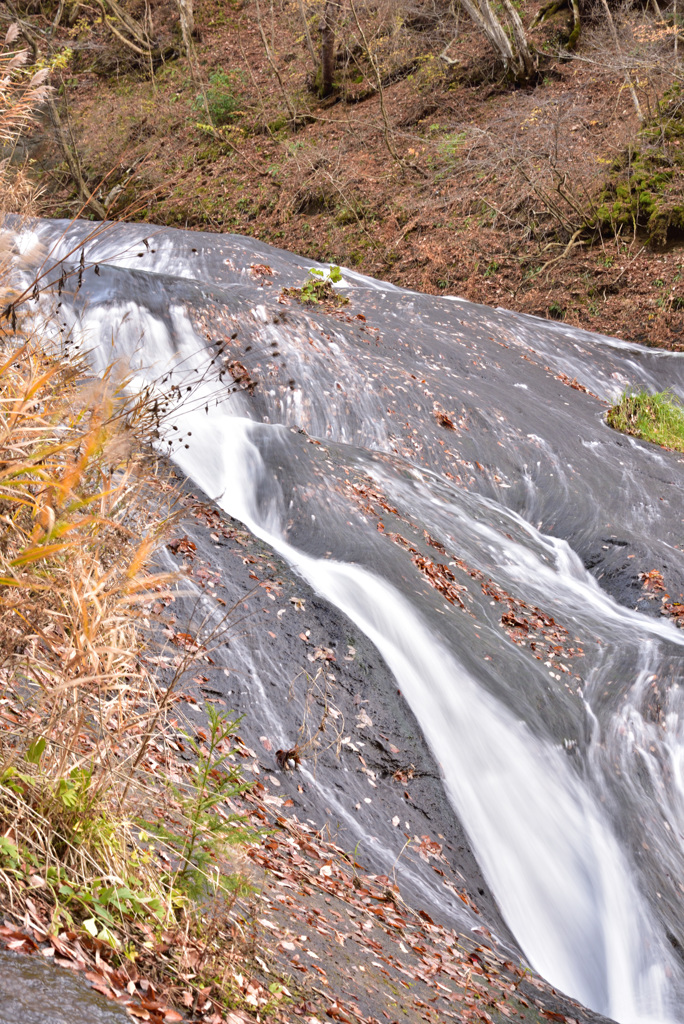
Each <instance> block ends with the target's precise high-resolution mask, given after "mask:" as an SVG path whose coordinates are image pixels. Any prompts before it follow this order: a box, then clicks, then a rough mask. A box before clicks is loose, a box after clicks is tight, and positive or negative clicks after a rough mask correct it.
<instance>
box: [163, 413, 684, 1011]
mask: <svg viewBox="0 0 684 1024" xmlns="http://www.w3.org/2000/svg"><path fill="white" fill-rule="evenodd" d="M179 419H186V416H184V415H183V413H182V410H181V411H180V412H179V414H178V418H177V422H178V420H179ZM189 421H190V424H191V425H190V426H189V427H188V424H187V423H186V425H185V426H186V430H187V429H191V430H192V434H193V436H197V435H199V438H200V443H199V445H198V448H199V449H200V450H203V451H206V452H207V453H208V456H207V458H206V460H205V459H203V458H201V457H199V458H198V456H197V454H193V455H190V454H189V453H185V452H182V453H178V454H177V456H176V461H177V463H178V464H179V466H180V467H181V468H182V469H183V471H184V472H185V473H187V475H188V476H189V477H191V479H193V480H194V481H195V482H196V483H197V484H199V486H200V487H202V488H203V490H204V491H205V492H206V493H207V494H209V495H211V496H212V497H214V498H215V499H216V501H217V502H218V504H219V505H221V507H222V508H224V509H225V511H226V512H228V513H229V514H230V515H231V516H234V517H235V518H237V519H240V520H241V521H242V522H244V523H245V524H246V525H247V526H248V527H249V528H250V530H252V531H253V532H254V533H255V534H256V535H257V536H259V537H261V538H262V539H263V540H265V541H267V542H268V543H269V544H270V545H271V546H272V547H273V548H274V549H275V550H276V551H278V552H279V553H280V554H281V555H282V556H283V557H284V558H285V559H286V560H287V561H289V562H290V564H292V565H293V566H294V567H295V568H296V569H297V570H298V571H299V572H300V573H301V574H302V576H303V577H304V578H305V579H306V580H307V581H308V582H309V583H310V584H311V585H312V586H313V587H314V589H316V590H317V591H318V592H319V593H320V594H322V595H324V596H325V597H326V598H327V599H328V600H329V601H331V602H332V603H333V604H335V605H336V606H337V607H338V608H340V609H341V610H342V611H343V612H345V614H347V615H348V616H349V618H350V619H352V621H354V622H355V623H356V624H357V625H358V626H359V628H360V629H362V630H363V631H364V633H366V635H367V636H368V637H369V638H370V639H371V640H372V641H373V642H374V643H375V645H376V646H377V648H378V650H379V651H380V652H381V653H382V655H383V657H384V658H385V660H386V661H387V664H388V665H389V667H390V668H391V669H392V672H393V673H394V675H395V677H396V679H397V681H398V683H399V684H400V686H401V690H402V693H403V694H404V696H405V697H406V699H407V700H408V702H409V704H410V706H411V708H412V710H413V712H414V714H415V715H416V718H417V719H418V721H419V723H420V725H421V728H422V729H423V731H424V734H425V736H426V737H427V738H428V741H429V742H430V745H431V746H432V749H433V750H434V752H435V754H436V756H437V758H438V760H439V762H440V764H441V766H442V769H443V772H444V777H445V782H446V787H447V791H448V794H449V797H450V798H451V800H452V801H453V804H454V806H455V807H456V809H457V811H458V813H459V815H460V817H461V820H462V821H463V822H464V824H465V826H466V829H467V830H468V833H469V834H470V836H471V839H472V841H473V844H474V846H475V850H476V853H477V856H478V860H479V861H480V863H481V865H482V867H483V869H484V873H485V876H486V877H487V879H488V881H489V883H490V885H491V886H492V889H493V891H494V893H495V895H496V897H497V900H498V901H499V904H500V906H501V909H502V911H503V914H504V916H505V918H506V920H507V921H508V923H509V924H510V926H511V928H512V930H513V932H514V934H515V936H516V938H517V939H518V941H519V942H520V944H521V946H522V948H523V950H524V951H525V953H526V955H527V956H528V958H529V960H530V962H531V963H532V965H533V966H534V967H535V969H536V970H538V971H539V973H540V974H542V975H543V976H544V977H546V978H548V979H549V980H550V981H551V982H552V984H554V985H556V986H558V987H559V988H560V989H562V990H563V991H565V992H569V993H571V994H572V995H573V996H574V997H575V998H577V999H579V1000H581V1001H582V1002H583V1003H584V1004H585V1005H587V1006H590V1007H593V1008H594V1009H597V1010H599V1011H600V1012H603V1013H605V1014H607V1015H609V1016H611V1017H613V1018H615V1019H616V1020H618V1021H620V1022H621V1024H667V1022H672V1024H674V1022H675V1018H674V1017H672V1016H671V1015H670V1010H669V1009H668V1006H667V1003H668V999H667V991H668V982H667V963H668V961H669V960H670V958H671V957H670V955H669V953H668V951H667V950H666V949H665V948H664V946H663V942H662V938H661V937H660V936H659V934H658V932H657V929H656V928H654V927H653V924H652V922H651V921H650V920H649V915H648V911H647V909H646V908H645V906H644V905H643V902H642V899H641V896H640V894H639V893H638V891H637V889H636V887H635V885H634V883H633V880H632V878H631V877H630V872H629V867H628V865H627V864H626V863H625V860H624V858H623V856H622V854H621V851H620V848H619V846H618V844H617V842H616V840H615V837H614V836H613V835H612V834H611V831H610V829H609V828H608V827H606V825H605V823H604V822H602V820H601V812H600V808H598V807H597V806H596V805H595V803H594V801H593V800H592V798H591V796H590V795H589V793H588V792H587V791H586V790H585V789H584V787H583V786H582V785H581V784H580V783H579V782H578V780H577V779H576V778H575V777H574V776H573V774H572V772H571V771H570V770H569V769H568V766H567V764H566V763H565V760H564V758H563V755H562V754H561V753H560V752H559V751H558V750H556V749H554V748H553V747H552V746H551V745H550V744H545V743H541V742H540V741H539V740H538V739H537V738H536V737H534V736H533V735H532V733H531V732H530V730H529V729H527V728H526V726H525V725H524V724H523V723H521V722H517V721H515V720H514V719H513V718H512V717H511V716H510V715H508V714H507V713H506V712H505V710H504V709H503V708H502V707H500V706H497V703H496V702H495V701H494V700H493V699H492V698H490V697H488V695H487V694H485V693H483V692H482V691H481V689H480V688H479V687H478V685H477V681H476V680H474V679H473V678H472V677H471V676H470V675H469V674H468V672H467V671H466V670H465V669H464V667H463V666H462V665H460V664H459V663H458V662H457V661H456V660H455V658H454V657H453V655H451V654H450V653H449V652H448V651H446V650H445V649H444V648H443V647H442V645H441V644H440V642H439V640H438V639H437V638H436V637H435V635H434V633H432V631H431V630H430V627H429V625H428V624H427V623H426V622H425V621H423V620H422V618H421V616H420V615H418V614H416V611H415V609H413V608H412V607H411V605H410V604H409V603H408V602H407V601H406V600H405V599H404V598H403V597H402V596H401V594H399V593H398V592H397V591H396V590H395V589H394V588H393V587H391V586H390V585H388V584H387V583H385V582H384V581H382V580H381V579H379V578H378V577H376V576H374V575H373V574H372V573H369V572H368V571H366V570H364V569H362V568H360V567H359V566H356V565H349V564H340V563H338V562H333V561H330V560H328V559H313V558H310V557H307V556H306V555H305V554H303V553H302V552H301V551H298V550H296V549H295V548H293V547H292V546H291V545H290V544H288V543H287V541H286V540H285V539H284V538H283V535H282V530H281V528H280V524H279V522H278V514H277V511H276V509H275V508H273V507H272V506H271V507H270V508H269V510H268V512H267V513H266V514H265V515H264V513H263V512H262V513H259V512H258V511H257V502H256V501H255V498H254V495H255V492H256V490H257V489H258V488H259V485H260V484H262V483H263V479H262V478H263V474H264V472H265V468H264V466H263V462H262V459H261V456H260V454H259V451H258V449H257V448H256V447H255V446H254V445H253V444H252V443H251V441H250V428H251V424H250V423H249V421H246V420H244V419H241V418H233V417H229V416H224V417H221V418H220V419H219V418H217V419H215V420H213V421H210V422H207V421H206V420H203V419H202V417H201V416H198V415H197V414H195V415H190V416H189ZM276 429H277V428H276ZM538 568H539V569H541V568H542V567H541V565H540V566H539V567H538ZM547 571H548V570H547ZM569 579H570V581H571V586H572V587H573V588H574V587H575V586H576V578H575V576H574V575H573V576H570V577H569ZM557 585H558V586H559V587H562V585H563V580H562V579H561V578H559V579H558V580H557ZM585 586H586V587H588V588H589V589H591V590H593V589H594V585H593V581H591V580H588V581H586V582H585ZM603 600H604V601H606V599H605V598H603ZM606 603H608V604H609V605H610V602H607V601H606ZM610 610H611V612H612V613H613V614H615V615H617V616H619V615H620V609H618V608H617V607H616V606H614V607H611V609H610Z"/></svg>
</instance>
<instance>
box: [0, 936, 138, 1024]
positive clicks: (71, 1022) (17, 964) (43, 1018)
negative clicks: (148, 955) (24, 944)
mask: <svg viewBox="0 0 684 1024" xmlns="http://www.w3.org/2000/svg"><path fill="white" fill-rule="evenodd" d="M130 1019H131V1018H130V1017H129V1016H128V1014H127V1013H126V1011H125V1010H124V1009H123V1008H122V1007H120V1006H117V1005H116V1004H115V1003H112V1002H110V1001H109V1000H107V999H105V997H104V996H101V995H100V994H99V993H98V992H94V991H93V990H92V989H91V988H89V987H88V985H87V983H86V982H85V980H84V979H83V978H81V977H79V976H78V974H74V973H73V972H72V971H69V970H65V969H64V968H60V967H56V966H55V965H54V964H51V963H48V962H46V961H45V960H44V959H41V958H40V957H38V956H22V955H20V954H14V953H6V952H2V951H0V1024H126V1022H127V1021H128V1022H130Z"/></svg>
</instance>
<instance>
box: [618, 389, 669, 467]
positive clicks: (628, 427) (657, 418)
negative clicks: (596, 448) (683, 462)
mask: <svg viewBox="0 0 684 1024" xmlns="http://www.w3.org/2000/svg"><path fill="white" fill-rule="evenodd" d="M606 422H607V423H608V426H609V427H613V429H615V430H620V431H622V433H623V434H631V435H632V436H633V437H640V438H641V439H642V440H644V441H652V442H653V443H654V444H659V445H661V446H662V447H663V448H669V449H671V450H673V451H677V452H684V408H683V407H682V404H681V402H680V401H679V399H678V398H677V397H676V395H673V394H672V392H671V391H660V392H658V393H656V394H655V395H650V394H649V393H648V392H647V391H640V392H638V393H637V394H633V393H630V392H625V393H624V395H623V396H622V397H621V398H620V400H619V402H616V404H615V405H613V406H612V407H611V408H610V409H609V410H608V415H607V417H606Z"/></svg>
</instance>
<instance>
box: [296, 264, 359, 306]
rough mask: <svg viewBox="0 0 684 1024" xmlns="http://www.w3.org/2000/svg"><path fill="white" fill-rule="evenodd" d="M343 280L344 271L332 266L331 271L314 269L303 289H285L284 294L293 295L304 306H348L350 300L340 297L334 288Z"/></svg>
mask: <svg viewBox="0 0 684 1024" xmlns="http://www.w3.org/2000/svg"><path fill="white" fill-rule="evenodd" d="M341 280H342V271H341V270H340V268H339V267H336V266H334V265H332V264H331V266H330V269H329V270H317V269H316V268H315V267H312V268H311V269H310V270H309V277H308V278H307V280H306V281H305V282H304V284H303V285H302V287H301V288H285V289H284V294H285V295H291V296H292V297H293V298H295V299H297V300H298V302H301V303H303V304H304V305H307V306H311V305H317V304H318V303H319V302H326V303H333V305H335V306H346V304H347V303H348V302H349V299H348V298H346V296H344V295H340V294H339V292H336V291H335V289H334V288H333V285H334V284H339V282H340V281H341Z"/></svg>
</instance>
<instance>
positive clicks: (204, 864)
mask: <svg viewBox="0 0 684 1024" xmlns="http://www.w3.org/2000/svg"><path fill="white" fill-rule="evenodd" d="M207 714H208V718H209V721H208V730H204V729H201V730H199V731H198V733H197V737H198V738H195V737H193V736H190V735H189V734H188V733H185V737H184V738H185V740H186V741H187V743H188V744H189V746H190V747H191V749H192V751H193V753H194V755H195V757H196V759H197V760H196V763H195V764H194V765H193V766H192V772H193V775H194V778H193V780H192V782H191V783H187V784H180V785H178V784H176V783H173V782H170V783H169V785H170V789H171V791H172V793H173V796H174V798H175V803H176V805H177V807H178V812H177V815H176V816H177V819H178V820H176V821H173V820H170V819H171V818H172V816H171V815H167V818H166V820H165V821H164V822H163V823H160V822H154V823H152V822H145V823H144V824H145V827H146V828H148V829H149V830H150V832H151V833H152V834H154V835H155V836H156V837H158V838H159V839H162V840H163V842H164V844H165V845H166V847H167V848H169V849H170V850H172V851H173V853H174V854H175V856H176V860H177V865H176V869H175V873H174V876H173V879H172V885H173V887H174V888H175V889H178V890H180V891H181V892H183V893H186V894H187V895H188V896H190V897H191V898H197V897H199V896H201V895H202V894H203V893H205V892H206V891H207V888H208V885H209V883H212V885H213V887H214V889H215V890H216V891H221V892H223V893H230V892H234V891H235V890H236V888H239V887H240V885H241V884H242V883H241V880H240V879H239V878H238V877H237V876H236V875H235V874H234V873H233V872H227V871H226V870H225V862H224V853H225V850H226V848H227V847H228V846H231V845H234V844H236V843H240V842H244V841H245V840H246V839H248V838H250V837H253V836H254V834H255V832H254V829H252V828H250V827H249V826H248V825H247V824H245V818H244V817H243V816H242V815H239V814H235V813H232V812H230V813H228V812H227V811H225V810H224V808H223V807H222V806H221V805H222V804H225V802H226V800H230V799H231V798H232V797H235V796H238V795H239V794H240V793H244V791H245V790H246V789H249V788H250V785H251V783H248V782H244V781H243V779H242V775H241V773H240V771H239V769H237V768H236V767H234V766H233V765H232V764H230V762H229V758H230V756H231V753H232V745H231V739H232V737H233V735H234V733H235V730H236V729H237V726H238V724H239V722H240V721H241V719H240V718H234V717H233V718H231V717H230V716H228V715H223V714H221V713H220V712H218V711H217V710H216V709H215V708H214V707H212V705H211V704H209V705H207Z"/></svg>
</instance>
